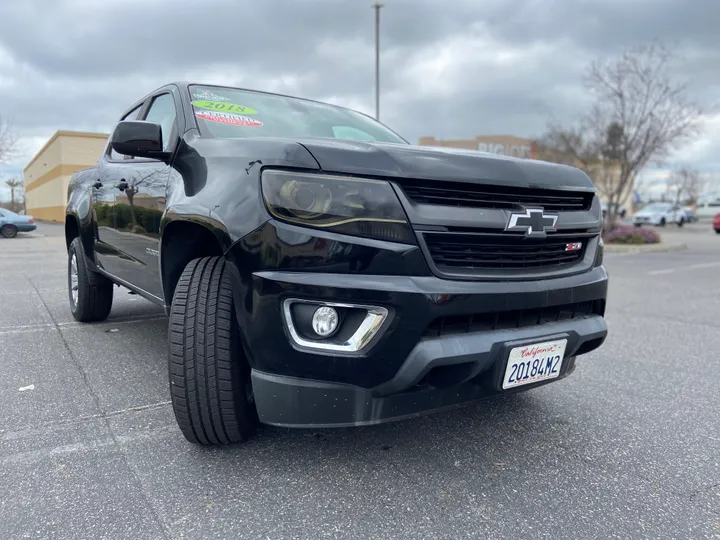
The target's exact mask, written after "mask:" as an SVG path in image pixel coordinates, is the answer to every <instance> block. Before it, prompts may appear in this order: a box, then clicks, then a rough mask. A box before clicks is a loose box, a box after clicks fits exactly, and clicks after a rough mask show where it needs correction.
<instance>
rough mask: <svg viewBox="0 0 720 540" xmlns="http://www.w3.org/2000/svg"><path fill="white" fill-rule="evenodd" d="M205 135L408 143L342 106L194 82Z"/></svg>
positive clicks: (195, 105)
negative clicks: (323, 138) (198, 84)
mask: <svg viewBox="0 0 720 540" xmlns="http://www.w3.org/2000/svg"><path fill="white" fill-rule="evenodd" d="M190 97H191V100H192V104H193V112H194V113H195V118H196V120H197V122H198V125H199V127H200V131H201V134H202V135H203V136H205V137H221V138H235V139H237V138H245V137H330V138H334V139H350V140H359V141H379V142H391V143H401V144H407V143H406V141H404V140H403V139H402V138H401V137H399V136H398V135H396V134H395V133H393V132H392V131H390V130H389V129H388V128H386V127H385V126H383V125H382V124H380V123H379V122H377V121H375V120H373V119H372V118H370V117H368V116H365V115H364V114H360V113H358V112H355V111H352V110H350V109H344V108H342V107H336V106H334V105H328V104H324V103H317V102H314V101H307V100H304V99H299V98H292V97H285V96H278V95H275V94H264V93H262V92H253V91H250V90H238V89H235V88H219V87H215V86H213V87H209V86H196V85H193V86H190Z"/></svg>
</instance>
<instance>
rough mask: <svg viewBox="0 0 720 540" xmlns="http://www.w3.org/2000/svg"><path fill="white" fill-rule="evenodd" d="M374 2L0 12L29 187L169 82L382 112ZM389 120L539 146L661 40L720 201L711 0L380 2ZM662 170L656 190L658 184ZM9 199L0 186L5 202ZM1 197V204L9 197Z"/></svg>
mask: <svg viewBox="0 0 720 540" xmlns="http://www.w3.org/2000/svg"><path fill="white" fill-rule="evenodd" d="M371 4H372V1H371V0H202V1H200V0H102V1H98V0H23V1H22V2H20V1H17V2H10V1H4V2H1V5H0V114H2V115H4V116H9V117H11V118H12V119H13V123H14V126H15V129H16V131H17V134H18V136H19V137H20V144H19V148H18V153H17V155H16V156H15V158H14V159H13V160H12V161H11V162H10V163H8V164H4V165H0V181H2V182H0V184H4V180H5V178H6V177H9V176H12V175H20V174H21V173H22V169H23V167H24V166H25V165H26V164H27V163H28V161H29V160H30V159H31V157H32V156H33V155H34V154H35V152H37V150H39V148H40V147H41V146H42V145H43V144H44V143H45V142H46V141H47V139H48V138H49V137H50V136H51V135H52V134H53V133H54V132H55V131H56V130H58V129H70V130H87V131H102V132H109V130H111V129H112V126H113V122H114V121H115V120H116V119H117V118H118V116H119V114H120V113H121V112H122V111H123V109H124V108H125V107H126V106H128V105H129V104H130V103H131V102H133V101H134V100H135V99H137V98H138V97H141V96H142V95H144V94H145V93H147V92H148V91H150V90H152V89H154V88H156V87H158V86H160V85H162V84H165V83H167V82H170V81H173V80H194V81H198V82H206V83H214V84H228V85H234V86H242V87H247V88H254V89H261V90H272V91H280V92H283V93H290V94H294V95H299V96H303V97H310V98H314V99H320V100H326V101H330V102H334V103H339V104H342V105H345V106H349V107H353V108H356V109H358V110H362V111H364V112H367V113H370V114H372V113H373V112H374V59H375V57H374V38H375V36H374V12H373V10H372V8H371ZM384 4H385V7H384V8H383V9H382V21H381V50H382V53H381V54H382V57H381V70H382V74H381V91H382V95H381V119H382V121H383V122H384V123H386V124H388V125H390V126H391V127H393V128H394V129H395V130H396V131H398V132H399V133H400V134H402V135H403V136H404V137H405V138H406V139H408V140H410V141H411V142H417V139H418V137H419V136H421V135H434V136H436V137H438V138H465V137H474V136H475V135H481V134H512V135H518V136H527V137H534V136H538V135H540V134H541V133H542V132H543V129H544V128H545V126H546V125H547V121H548V118H549V117H551V116H553V117H555V118H558V119H560V120H570V119H572V118H573V117H574V116H577V115H578V114H581V113H582V112H583V111H585V110H586V108H587V106H588V103H589V98H588V96H587V94H586V92H584V91H583V87H582V75H583V71H584V69H585V68H586V66H587V65H588V63H589V62H590V61H592V60H593V59H595V58H599V57H607V56H611V55H616V54H618V53H619V52H620V51H621V50H622V49H623V48H625V47H628V46H631V45H634V44H638V43H642V42H645V41H648V40H652V39H657V38H660V39H662V40H665V41H668V42H672V43H675V44H676V46H677V48H678V50H679V52H680V53H681V55H682V57H683V58H684V60H683V62H682V63H680V64H678V65H677V66H676V69H677V75H678V77H679V78H681V79H683V80H685V81H687V82H688V83H689V84H690V85H691V89H692V91H693V95H694V97H695V98H697V99H698V100H699V101H700V102H701V103H703V104H704V105H706V106H707V107H708V109H709V111H710V112H709V113H708V115H707V117H706V119H705V128H704V132H703V136H702V138H701V139H699V140H697V141H696V142H694V143H693V144H690V145H688V146H687V147H686V148H684V149H683V150H682V151H680V152H678V153H677V154H676V155H675V156H673V160H672V164H673V165H674V166H679V165H681V164H690V165H692V166H694V167H696V168H698V169H699V170H701V171H702V172H703V173H705V174H706V175H708V177H716V178H717V180H714V181H716V182H717V183H718V188H720V114H718V111H719V110H720V109H718V108H716V107H717V104H718V103H720V69H718V66H720V32H718V21H720V2H718V1H717V0H515V1H510V0H384ZM666 174H667V171H666V170H650V171H648V172H647V174H646V177H647V178H649V179H654V180H662V178H663V177H664V176H665V175H666ZM1 189H2V188H0V190H1ZM3 195H6V193H3V192H2V191H0V198H1V197H2V196H3Z"/></svg>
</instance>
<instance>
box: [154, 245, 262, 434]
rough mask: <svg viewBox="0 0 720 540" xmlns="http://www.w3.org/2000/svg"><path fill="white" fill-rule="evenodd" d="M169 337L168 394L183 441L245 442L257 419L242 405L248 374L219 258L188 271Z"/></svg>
mask: <svg viewBox="0 0 720 540" xmlns="http://www.w3.org/2000/svg"><path fill="white" fill-rule="evenodd" d="M168 334H169V336H168V339H169V376H170V393H171V398H172V403H173V409H174V412H175V418H176V420H177V423H178V426H179V427H180V429H181V431H182V433H183V435H184V436H185V438H186V439H187V440H189V441H190V442H193V443H196V444H201V445H217V444H229V443H236V442H241V441H244V440H246V439H247V438H249V437H250V435H251V434H252V431H253V430H254V427H255V424H256V419H257V417H256V414H255V411H254V407H252V406H251V405H250V404H249V403H247V400H246V394H245V392H246V390H245V387H246V384H247V376H248V373H247V372H248V371H249V370H248V369H247V362H246V361H245V359H244V356H243V354H242V348H241V346H240V341H239V333H238V331H237V323H236V320H235V314H234V309H233V297H232V288H231V285H230V280H229V277H228V275H227V273H226V263H225V260H224V259H223V258H222V257H204V258H202V259H195V260H193V261H191V262H190V263H189V264H188V265H187V267H186V268H185V270H184V271H183V273H182V275H181V276H180V280H179V281H178V284H177V286H176V289H175V295H174V297H173V302H172V306H171V309H170V323H169V331H168ZM243 368H245V369H243Z"/></svg>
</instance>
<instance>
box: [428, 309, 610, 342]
mask: <svg viewBox="0 0 720 540" xmlns="http://www.w3.org/2000/svg"><path fill="white" fill-rule="evenodd" d="M604 314H605V301H604V300H591V301H587V302H576V303H573V304H564V305H560V306H550V307H544V308H536V309H522V310H515V311H496V312H494V313H475V314H470V315H451V316H446V317H440V318H438V319H435V320H434V321H433V322H432V323H430V325H429V326H428V327H427V328H426V329H425V331H424V332H423V337H426V338H430V337H440V336H447V335H451V334H469V333H472V332H489V331H492V330H510V329H513V328H528V327H532V326H539V325H541V324H548V323H553V322H560V321H567V320H570V319H577V318H580V317H588V316H592V315H600V316H603V315H604Z"/></svg>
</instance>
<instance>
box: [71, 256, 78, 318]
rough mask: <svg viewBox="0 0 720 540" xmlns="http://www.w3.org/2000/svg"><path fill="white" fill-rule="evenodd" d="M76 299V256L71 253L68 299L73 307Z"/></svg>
mask: <svg viewBox="0 0 720 540" xmlns="http://www.w3.org/2000/svg"><path fill="white" fill-rule="evenodd" d="M77 300H78V267H77V257H76V256H75V254H74V253H73V254H72V256H71V257H70V301H71V302H72V305H73V307H75V306H76V305H77Z"/></svg>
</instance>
